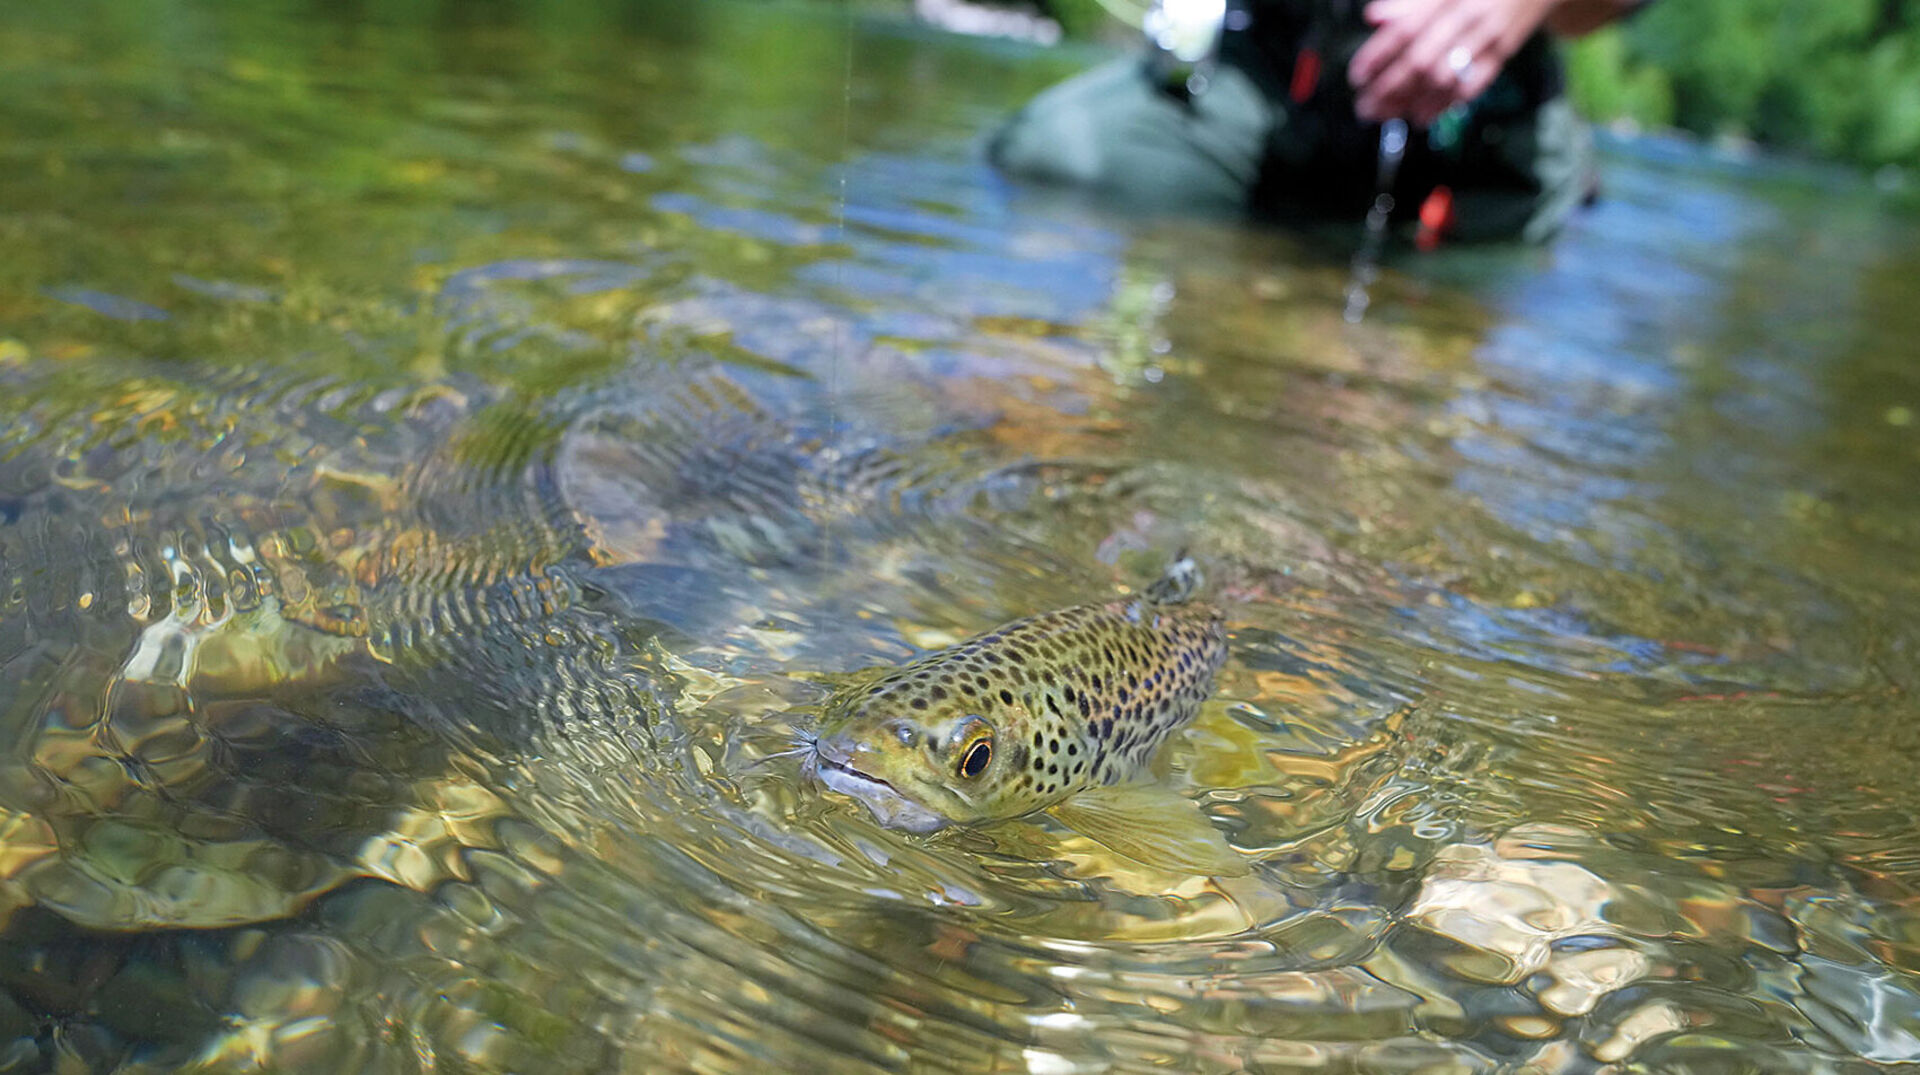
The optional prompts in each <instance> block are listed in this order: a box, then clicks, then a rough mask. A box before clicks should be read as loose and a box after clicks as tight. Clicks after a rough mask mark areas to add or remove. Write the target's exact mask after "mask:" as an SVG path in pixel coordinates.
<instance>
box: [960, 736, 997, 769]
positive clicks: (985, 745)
mask: <svg viewBox="0 0 1920 1075" xmlns="http://www.w3.org/2000/svg"><path fill="white" fill-rule="evenodd" d="M992 760H993V740H991V739H977V740H975V741H974V744H973V745H972V746H970V747H968V748H967V752H966V753H965V754H962V755H961V756H960V775H961V776H979V775H980V774H981V773H982V772H984V771H986V768H987V763H988V762H990V761H992Z"/></svg>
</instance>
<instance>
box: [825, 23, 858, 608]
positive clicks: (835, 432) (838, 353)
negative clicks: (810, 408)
mask: <svg viewBox="0 0 1920 1075" xmlns="http://www.w3.org/2000/svg"><path fill="white" fill-rule="evenodd" d="M841 11H842V18H841V26H840V33H841V41H842V42H843V43H844V48H843V50H842V52H843V54H844V56H845V62H844V63H843V64H842V65H841V69H840V160H839V164H838V171H839V191H838V194H839V202H838V205H837V207H836V214H835V216H836V218H837V219H836V221H835V230H836V236H837V238H838V240H839V243H840V248H841V251H842V253H841V255H840V259H839V265H838V267H837V268H836V270H835V272H834V284H835V290H836V291H838V292H839V301H841V302H845V301H846V295H847V257H848V256H849V255H848V254H847V253H846V252H847V251H850V250H851V249H852V248H851V246H849V245H848V243H847V169H848V167H849V166H850V164H851V162H852V160H853V31H854V21H853V5H851V4H843V5H842V7H841ZM851 316H853V310H852V307H851V306H849V307H847V308H846V309H845V310H844V311H842V315H841V316H838V317H835V318H834V328H833V353H832V354H831V355H829V356H828V358H827V435H826V437H825V442H826V445H827V449H826V450H827V451H828V452H830V453H832V455H833V457H834V458H835V459H837V458H838V457H839V454H840V362H841V359H842V358H843V357H845V355H846V351H847V347H848V346H849V342H850V338H851V335H850V333H849V332H848V331H847V318H849V317H851ZM833 527H834V519H833V512H832V511H828V512H827V513H826V519H825V520H824V522H823V524H822V526H821V532H822V536H823V538H824V540H822V541H821V543H820V557H821V560H822V563H821V565H820V566H821V570H822V573H823V575H824V573H825V571H826V570H827V569H828V568H830V566H831V560H830V558H831V557H833V556H835V555H836V554H837V553H838V551H839V550H838V546H837V543H836V542H835V540H834V534H833Z"/></svg>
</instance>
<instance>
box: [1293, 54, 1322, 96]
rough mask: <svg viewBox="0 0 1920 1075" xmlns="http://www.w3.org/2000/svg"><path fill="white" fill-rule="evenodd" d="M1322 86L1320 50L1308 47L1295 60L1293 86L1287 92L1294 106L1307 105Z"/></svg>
mask: <svg viewBox="0 0 1920 1075" xmlns="http://www.w3.org/2000/svg"><path fill="white" fill-rule="evenodd" d="M1319 84H1320V50H1318V49H1316V48H1314V47H1313V46H1312V45H1308V46H1307V47H1306V48H1303V49H1301V50H1300V55H1298V56H1296V57H1294V59H1293V86H1292V88H1290V89H1289V90H1288V91H1287V92H1288V94H1289V95H1290V96H1292V97H1293V103H1294V104H1305V103H1306V102H1307V98H1309V97H1312V96H1313V89H1314V87H1315V86H1318V85H1319Z"/></svg>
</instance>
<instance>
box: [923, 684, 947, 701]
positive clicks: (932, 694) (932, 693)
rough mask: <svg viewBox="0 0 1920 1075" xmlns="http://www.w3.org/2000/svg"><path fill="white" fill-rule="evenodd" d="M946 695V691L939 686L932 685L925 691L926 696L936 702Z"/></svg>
mask: <svg viewBox="0 0 1920 1075" xmlns="http://www.w3.org/2000/svg"><path fill="white" fill-rule="evenodd" d="M946 696H947V692H946V691H945V690H944V689H942V688H940V687H933V688H931V689H929V690H928V691H927V697H928V698H929V699H931V700H933V701H936V702H938V701H941V700H942V699H944V698H946Z"/></svg>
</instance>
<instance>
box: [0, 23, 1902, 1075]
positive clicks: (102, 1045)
mask: <svg viewBox="0 0 1920 1075" xmlns="http://www.w3.org/2000/svg"><path fill="white" fill-rule="evenodd" d="M166 10H167V12H168V14H167V17H165V18H160V17H158V16H157V15H156V13H155V12H154V11H153V10H152V9H151V8H150V6H148V5H124V4H116V3H100V4H94V5H85V6H83V7H82V8H77V9H65V8H62V9H58V10H56V9H53V8H50V7H48V8H45V9H43V10H42V9H21V10H9V11H8V12H7V13H6V15H4V16H0V45H3V46H4V47H5V49H6V52H7V54H8V55H9V56H13V57H16V58H19V62H17V63H15V64H12V65H10V66H9V67H8V68H7V69H6V70H5V71H4V72H0V90H4V91H5V92H4V93H3V94H0V100H4V102H5V104H4V105H0V135H4V137H3V138H0V144H4V145H5V147H6V148H5V150H4V153H5V159H6V162H7V168H6V170H5V171H4V173H0V192H3V196H0V206H4V209H3V210H0V229H4V232H5V235H6V237H7V244H8V247H9V250H10V253H11V256H10V257H8V258H6V259H0V384H3V385H4V392H0V412H4V427H3V428H0V688H3V689H0V728H3V729H4V730H5V732H4V734H5V736H6V739H5V741H6V743H7V744H8V749H7V750H6V751H5V752H4V756H3V757H0V833H3V834H4V837H3V838H0V930H4V938H5V943H4V944H0V1069H4V1070H61V1071H82V1070H99V1071H109V1070H129V1071H132V1070H173V1069H175V1068H177V1067H180V1066H182V1065H191V1066H192V1067H193V1069H194V1070H206V1071H230V1070H233V1071H237V1070H260V1069H273V1070H310V1071H349V1070H367V1071H416V1070H447V1071H658V1070H704V1071H735V1070H747V1069H750V1068H752V1067H755V1066H765V1065H775V1066H778V1067H780V1068H782V1069H787V1068H797V1069H802V1070H835V1071H843V1070H844V1071H853V1070H900V1069H927V1070H946V1069H956V1070H979V1071H1030V1072H1068V1071H1098V1070H1136V1069H1143V1068H1146V1067H1150V1066H1156V1065H1157V1066H1162V1067H1167V1068H1172V1069H1177V1070H1196V1071H1215V1070H1219V1071H1228V1070H1255V1071H1280V1070H1292V1069H1299V1068H1325V1067H1334V1068H1341V1069H1351V1070H1486V1069H1493V1068H1499V1067H1503V1066H1505V1067H1509V1068H1514V1069H1524V1070H1531V1071H1567V1072H1577V1071H1591V1070H1599V1069H1601V1068H1603V1067H1604V1066H1606V1065H1627V1064H1630V1065H1634V1066H1636V1067H1637V1068H1640V1069H1662V1068H1671V1069H1678V1068H1689V1069H1691V1068H1711V1069H1714V1070H1720V1069H1726V1070H1767V1071H1798V1070H1806V1071H1840V1070H1865V1069H1867V1068H1869V1067H1871V1066H1874V1065H1881V1064H1890V1063H1898V1062H1903V1061H1920V981H1917V980H1916V977H1915V976H1916V974H1920V921H1916V919H1915V916H1914V913H1913V911H1912V908H1913V906H1914V902H1915V893H1916V884H1917V883H1920V859H1917V858H1916V854H1915V851H1914V848H1915V847H1917V846H1920V800H1916V798H1915V791H1914V789H1915V787H1916V786H1920V781H1916V780H1915V773H1914V771H1913V767H1914V763H1913V761H1912V759H1913V758H1914V757H1915V756H1916V755H1917V754H1920V742H1916V741H1915V739H1916V735H1920V732H1916V731H1915V728H1916V727H1920V725H1916V723H1915V720H1914V718H1915V716H1916V713H1915V708H1914V703H1913V701H1912V698H1913V691H1914V690H1915V689H1916V687H1920V683H1916V681H1915V679H1914V677H1913V671H1912V670H1913V665H1914V654H1915V643H1916V636H1915V626H1914V625H1915V619H1914V617H1913V615H1912V610H1913V609H1915V608H1917V607H1920V575H1917V574H1916V573H1915V572H1914V570H1913V568H1912V565H1913V563H1914V562H1915V556H1916V553H1920V502H1916V501H1915V500H1914V498H1913V497H1912V495H1911V488H1910V486H1911V481H1910V475H1911V474H1912V472H1913V467H1914V465H1915V464H1916V463H1920V441H1916V439H1915V436H1916V434H1915V430H1916V425H1915V421H1914V418H1913V415H1914V412H1915V411H1916V410H1920V378H1917V377H1916V374H1915V372H1914V369H1913V367H1912V365H1911V363H1910V362H1909V360H1908V355H1909V353H1910V350H1911V348H1910V341H1911V339H1912V338H1913V336H1914V335H1915V333H1916V330H1920V321H1917V320H1916V317H1917V316H1920V315H1917V314H1916V310H1915V308H1914V306H1913V304H1912V303H1911V301H1910V280H1911V274H1912V271H1913V269H1914V267H1915V265H1914V262H1915V255H1914V253H1913V251H1914V250H1915V249H1916V247H1915V245H1914V242H1913V240H1914V237H1915V236H1914V229H1913V228H1912V226H1911V225H1910V224H1909V223H1907V222H1904V221H1900V220H1897V219H1893V218H1890V217H1888V216H1886V215H1885V214H1884V213H1883V212H1882V211H1881V210H1880V209H1879V208H1878V207H1877V206H1876V204H1875V203H1874V202H1873V201H1872V199H1871V197H1870V196H1869V195H1868V194H1866V193H1865V192H1863V191H1861V190H1860V189H1858V188H1857V187H1856V186H1854V185H1852V184H1850V183H1849V182H1847V181H1845V180H1835V179H1831V178H1826V177H1821V176H1808V175H1801V174H1790V173H1783V172H1780V171H1777V170H1768V169H1746V170H1742V169H1736V168H1732V167H1729V166H1726V165H1722V164H1717V163H1714V162H1712V161H1708V160H1706V159H1704V158H1701V157H1699V156H1697V155H1695V154H1693V153H1692V152H1691V151H1685V150H1672V149H1670V148H1669V147H1664V146H1660V145H1658V144H1646V145H1631V146H1624V147H1618V148H1617V150H1616V153H1615V159H1614V161H1613V165H1612V169H1611V172H1610V179H1611V183H1612V185H1611V188H1610V198H1609V200H1608V201H1606V202H1605V203H1604V204H1603V205H1602V206H1601V207H1600V208H1599V209H1598V210H1596V211H1595V212H1593V213H1592V214H1590V215H1588V216H1587V217H1585V218H1583V220H1582V221H1581V222H1580V223H1579V225H1578V226H1576V228H1575V229H1574V230H1573V232H1572V233H1571V234H1570V235H1568V236H1567V237H1566V238H1565V240H1564V241H1563V242H1562V243H1561V244H1560V245H1558V246H1557V247H1556V248H1554V249H1553V250H1551V251H1528V252H1515V251H1505V252H1492V253H1488V252H1456V253H1454V254H1451V255H1448V256H1445V257H1442V258H1437V259H1429V260H1423V261H1419V262H1415V263H1412V264H1406V263H1403V264H1402V265H1401V266H1400V267H1399V268H1398V269H1397V270H1396V269H1394V268H1392V267H1390V269H1389V271H1388V272H1387V273H1386V274H1385V275H1383V277H1382V278H1381V279H1380V280H1379V281H1378V282H1377V284H1376V286H1375V290H1374V303H1373V306H1372V307H1371V309H1370V311H1369V318H1368V320H1367V322H1366V323H1364V324H1361V325H1357V326H1350V325H1347V324H1346V323H1345V322H1344V321H1343V319H1342V315H1341V312H1342V289H1343V286H1344V284H1345V279H1346V273H1345V266H1344V264H1343V259H1342V257H1341V256H1340V253H1339V252H1322V251H1316V250H1313V249H1308V248H1303V247H1301V246H1300V245H1298V244H1296V243H1294V242H1292V241H1290V240H1288V239H1286V238H1283V237H1280V236H1275V235H1271V234H1266V233H1259V232H1250V231H1243V230H1237V229H1232V228H1228V227H1224V226H1219V225H1213V224H1207V223H1194V222H1180V221H1164V220H1134V219H1125V218H1119V217H1113V216H1105V215H1101V214H1100V213H1099V211H1098V210H1097V209H1093V208H1089V207H1086V206H1083V205H1077V204H1074V203H1072V202H1070V201H1066V200H1063V199H1059V198H1057V197H1055V196H1054V195H1051V194H1049V193H1046V192H1033V191H1019V190H1015V189H1012V188H1010V187H1008V186H1007V185H1005V184H1004V183H1002V182H1001V181H1000V180H999V179H998V178H996V177H995V176H994V175H992V174H991V173H990V172H989V171H987V170H985V169H984V168H983V167H981V166H980V165H979V164H978V163H977V159H976V157H975V155H974V153H973V139H974V137H975V135H976V132H977V131H979V130H980V129H981V128H982V127H983V126H984V125H985V124H987V123H988V122H990V121H991V119H992V118H993V117H995V116H996V115H998V114H1000V112H1001V111H1002V110H1004V109H1005V108H1007V107H1009V106H1010V105H1011V104H1012V103H1014V102H1016V101H1018V100H1019V99H1021V98H1022V97H1024V96H1025V95H1026V94H1027V93H1028V92H1030V91H1031V90H1032V89H1033V88H1034V87H1036V86H1038V85H1041V84H1044V83H1045V82H1046V81H1048V80H1049V79H1051V78H1053V77H1056V76H1057V75H1058V74H1060V73H1061V72H1062V71H1063V70H1064V69H1065V67H1067V66H1071V64H1072V63H1073V62H1075V60H1074V58H1073V57H1059V56H1054V55H1051V54H1042V53H1029V52H1026V51H1018V50H1014V49H1011V48H1008V47H1006V46H984V47H983V46H980V45H977V44H974V43H968V42H956V41H950V40H942V39H938V38H933V37H928V36H923V35H920V34H917V33H913V32H909V31H905V30H903V29H901V28H900V27H897V26H894V25H892V24H888V23H874V24H871V25H869V24H867V23H864V22H860V21H856V20H853V19H851V18H849V17H848V16H846V15H845V14H844V13H842V12H838V11H824V12H822V11H812V10H808V9H787V8H780V7H773V8H768V7H753V8H746V9H737V10H736V9H733V8H730V7H726V6H721V5H702V6H701V7H699V8H697V9H694V10H693V12H692V13H689V12H687V11H682V10H679V9H675V10H674V11H671V12H668V11H665V10H664V9H663V10H661V11H657V12H656V11H653V10H651V9H648V8H645V7H632V8H629V6H627V5H624V4H604V5H559V4H541V3H526V4H503V5H485V6H473V5H446V6H444V8H435V7H433V6H431V5H422V6H420V7H417V8H409V9H405V10H396V11H393V12H387V13H384V14H382V15H379V16H374V15H372V14H369V13H364V12H361V13H353V14H343V13H342V12H341V11H338V10H335V9H334V8H332V7H330V6H325V7H323V6H318V5H315V6H312V7H310V8H309V7H299V6H275V5H268V6H266V7H260V6H257V5H256V6H251V7H246V8H241V7H238V6H235V7H233V8H231V9H204V8H198V7H195V8H181V9H179V10H173V9H172V8H167V9H166ZM381 20H389V21H385V22H383V21H381ZM743 71H754V72H758V75H757V76H756V77H753V78H745V77H742V75H741V72H743ZM1182 545H1186V546H1190V547H1191V548H1192V549H1193V551H1194V552H1195V553H1196V555H1198V556H1199V557H1201V558H1202V559H1203V560H1204V561H1205V562H1206V563H1207V565H1208V567H1209V572H1210V575H1211V577H1212V578H1213V580H1214V583H1215V586H1216V589H1217V590H1218V596H1219V597H1220V599H1221V600H1222V601H1223V602H1224V603H1225V604H1226V606H1227V608H1228V609H1229V619H1230V622H1231V625H1232V628H1233V641H1232V649H1233V655H1232V659H1231V660H1230V662H1229V664H1228V667H1227V669H1226V670H1225V672H1223V674H1222V676H1221V682H1220V689H1219V692H1218V694H1217V695H1216V697H1215V698H1214V699H1213V700H1212V701H1211V702H1210V703H1209V704H1208V705H1207V707H1206V708H1205V709H1204V710H1203V712H1202V714H1201V716H1200V717H1199V719H1198V720H1197V721H1196V723H1195V725H1194V726H1193V727H1192V728H1191V729H1190V730H1189V731H1187V732H1186V733H1185V734H1184V735H1181V736H1178V737H1176V738H1175V740H1174V741H1173V742H1172V743H1171V744H1170V746H1169V748H1168V750H1167V752H1166V754H1167V757H1166V759H1165V769H1166V773H1165V775H1164V777H1163V779H1164V780H1165V781H1166V782H1167V783H1168V784H1170V785H1171V786H1172V787H1173V788H1175V789H1176V790H1178V791H1179V792H1181V793H1182V794H1184V795H1186V796H1188V797H1190V798H1192V799H1193V800H1195V801H1196V802H1197V803H1198V804H1199V805H1200V806H1201V807H1202V808H1203V809H1204V810H1205V811H1206V813H1207V814H1208V815H1209V816H1210V817H1211V819H1212V820H1213V823H1214V824H1215V825H1217V826H1218V827H1219V828H1220V829H1221V830H1222V831H1223V832H1224V833H1226V834H1227V836H1228V838H1229V839H1230V841H1231V842H1232V843H1233V844H1234V845H1235V846H1236V847H1237V848H1238V849H1239V850H1240V851H1241V852H1242V853H1243V854H1245V855H1247V856H1249V857H1250V858H1251V859H1252V860H1254V861H1255V862H1256V863H1257V865H1256V869H1255V872H1254V874H1253V875H1252V876H1251V877H1247V878H1232V879H1223V880H1212V879H1207V878H1197V877H1191V876H1186V875H1184V874H1181V873H1178V872H1174V871H1166V870H1157V869H1155V868H1153V867H1151V866H1147V865H1142V864H1139V863H1135V862H1132V861H1130V860H1127V859H1123V858H1119V857H1117V856H1115V855H1113V854H1112V853H1110V852H1108V851H1106V850H1105V849H1104V848H1102V847H1100V846H1099V845H1097V844H1093V843H1090V842H1088V841H1086V840H1084V839H1082V838H1079V837H1076V836H1074V835H1072V834H1071V833H1068V832H1066V831H1064V830H1061V829H1058V828H1056V827H1053V826H1051V825H1049V824H1046V823H1025V822H1022V823H1015V824H1010V825H1006V826H1001V827H997V828H993V829H986V830H978V831H957V832H948V833H944V834H941V835H937V836H934V837H931V838H911V837H905V836H902V835H900V834H897V833H893V832H888V831H885V830H881V829H878V828H876V827H874V826H873V824H872V823H871V821H870V820H868V818H867V816H866V813H865V811H864V810H862V809H860V808H858V807H857V806H855V805H854V804H852V803H849V802H846V801H843V800H840V799H837V798H833V797H823V796H822V795H820V794H819V793H818V792H817V791H815V790H813V789H811V788H808V787H805V786H802V784H801V782H800V781H799V779H798V774H797V773H796V771H795V769H794V767H793V766H792V765H791V764H790V763H788V762H783V761H780V760H773V761H766V760H765V759H766V757H767V756H768V755H769V754H772V753H775V752H778V751H780V750H781V749H783V748H784V746H785V745H786V744H787V743H788V742H789V741H790V739H791V736H792V733H793V732H794V731H795V730H796V728H798V727H800V726H803V725H804V724H805V722H806V721H807V720H809V719H810V716H809V715H810V714H811V713H812V712H813V711H814V708H815V707H817V705H818V704H819V703H820V702H821V701H822V700H823V699H824V698H826V697H827V696H828V694H829V693H830V692H831V690H832V689H833V681H834V680H833V677H834V675H835V674H837V673H842V672H846V671H849V670H852V669H856V668H859V667H862V666H865V665H868V664H873V663H880V662H892V661H897V660H900V659H903V658H905V657H908V656H910V655H912V654H914V653H916V652H920V651H922V650H925V649H928V648H934V647H938V646H941V645H944V644H946V643H948V642H951V641H952V640H954V639H956V638H959V637H964V636H966V635H968V634H971V633H974V632H976V631H978V630H981V629H983V628H985V627H988V626H991V625H993V624H995V623H998V622H1002V621H1004V620H1007V619H1010V618H1014V617H1017V616H1021V615H1025V614H1028V613H1031V612H1035V611H1038V610H1041V609H1045V608H1049V607H1055V606H1063V605H1068V604H1073V603H1077V602H1080V601H1083V600H1087V599H1089V598H1091V597H1098V596H1102V595H1107V594H1112V593H1114V592H1116V591H1117V588H1119V587H1122V586H1137V585H1139V584H1140V583H1141V582H1143V581H1144V580H1145V579H1146V578H1148V577H1151V574H1152V573H1153V572H1154V571H1155V570H1157V568H1158V567H1159V565H1160V564H1161V563H1163V562H1164V560H1165V558H1166V556H1167V555H1168V554H1169V553H1170V552H1171V551H1172V550H1173V549H1175V548H1177V547H1179V546H1182Z"/></svg>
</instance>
